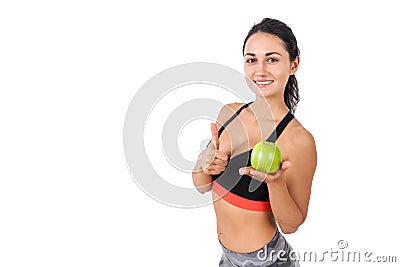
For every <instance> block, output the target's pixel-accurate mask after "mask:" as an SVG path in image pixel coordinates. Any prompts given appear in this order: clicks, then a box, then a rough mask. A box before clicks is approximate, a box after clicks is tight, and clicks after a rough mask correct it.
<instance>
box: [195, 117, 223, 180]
mask: <svg viewBox="0 0 400 267" xmlns="http://www.w3.org/2000/svg"><path fill="white" fill-rule="evenodd" d="M228 158H229V157H228V155H227V154H226V153H225V152H224V151H221V150H219V139H218V130H217V125H216V124H215V123H211V142H210V143H209V145H208V146H207V147H206V148H205V149H204V150H203V151H202V152H201V154H200V160H201V167H202V169H203V172H204V173H205V174H210V175H217V174H220V173H221V172H223V171H225V168H226V166H227V165H228Z"/></svg>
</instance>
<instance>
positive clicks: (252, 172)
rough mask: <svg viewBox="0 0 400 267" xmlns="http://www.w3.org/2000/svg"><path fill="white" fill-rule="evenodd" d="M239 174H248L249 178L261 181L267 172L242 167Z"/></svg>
mask: <svg viewBox="0 0 400 267" xmlns="http://www.w3.org/2000/svg"><path fill="white" fill-rule="evenodd" d="M239 173H240V174H241V175H248V176H250V177H251V178H254V179H256V180H259V181H261V182H263V181H264V180H265V178H266V177H267V175H268V174H267V173H265V172H260V171H256V170H254V169H253V168H252V167H243V168H240V169H239Z"/></svg>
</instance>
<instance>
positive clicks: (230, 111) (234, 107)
mask: <svg viewBox="0 0 400 267" xmlns="http://www.w3.org/2000/svg"><path fill="white" fill-rule="evenodd" d="M245 104H246V103H238V102H233V103H229V104H225V105H224V106H222V108H221V109H220V111H219V114H218V118H217V122H218V123H219V124H221V125H222V124H224V123H225V121H227V120H228V119H229V118H230V117H231V116H233V115H234V114H235V112H236V111H238V110H239V109H240V107H242V106H243V105H245Z"/></svg>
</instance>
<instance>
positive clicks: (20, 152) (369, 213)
mask: <svg viewBox="0 0 400 267" xmlns="http://www.w3.org/2000/svg"><path fill="white" fill-rule="evenodd" d="M232 2H233V1H197V2H196V1H182V2H174V1H158V2H156V1H136V2H134V1H2V3H1V4H0V127H1V128H0V129H1V130H0V266H7V267H8V266H121V267H122V266H217V264H218V261H219V258H220V255H221V250H220V247H219V243H218V240H217V235H216V227H215V215H214V213H213V209H212V206H207V207H205V208H201V209H177V208H171V207H168V206H165V205H163V204H160V203H158V202H156V201H154V200H153V199H151V198H149V197H148V196H147V195H146V194H145V193H143V192H142V191H141V190H140V189H139V188H138V186H137V185H136V184H135V183H134V181H133V180H132V178H131V177H130V174H129V171H128V169H127V167H126V165H125V161H124V154H123V143H122V130H123V125H124V118H125V113H126V111H127V108H128V106H129V103H130V101H131V100H132V98H133V96H134V94H135V92H136V91H137V90H138V89H139V88H140V87H141V86H142V85H143V84H144V83H145V82H146V81H147V80H149V79H150V78H151V77H152V76H154V75H156V74H157V73H159V72H160V71H163V70H165V69H167V68H169V67H172V66H175V65H178V64H183V63H188V62H196V61H203V62H215V63H219V64H223V65H226V66H229V67H231V68H234V69H236V70H238V71H242V56H241V48H242V43H243V40H244V37H245V36H246V34H247V31H248V30H249V29H250V27H251V26H252V25H253V24H254V23H258V22H259V21H260V20H261V19H262V18H263V17H273V18H277V19H280V20H282V21H284V22H286V23H287V24H289V26H291V27H292V29H293V31H294V33H295V35H296V36H297V39H298V43H299V46H300V49H301V65H300V70H299V72H298V80H299V83H300V90H301V91H300V92H301V101H300V103H299V106H298V109H297V112H296V117H297V118H298V119H299V121H300V122H302V124H303V125H304V126H305V127H306V128H307V129H308V130H309V131H310V132H311V133H312V134H313V135H314V137H315V140H316V143H317V148H318V157H319V162H318V168H317V171H316V174H315V180H314V184H313V191H312V196H311V203H310V207H309V215H308V218H307V220H306V222H305V223H304V225H302V226H301V227H300V228H299V230H298V231H297V232H296V233H295V234H292V235H287V236H286V238H287V239H288V241H289V242H290V243H291V244H292V246H293V247H295V248H296V249H297V250H299V251H316V252H319V253H322V252H324V251H329V252H330V251H334V250H336V249H337V242H338V241H339V240H346V241H348V243H349V247H348V250H349V251H361V252H364V251H372V252H374V255H388V256H389V255H397V260H398V261H400V254H399V252H398V250H397V249H396V247H398V246H397V240H398V238H399V231H398V224H399V219H398V216H397V214H396V213H397V212H398V211H397V210H398V208H397V204H398V201H399V194H398V184H399V183H398V179H399V178H400V177H399V174H398V172H397V168H398V158H399V157H398V151H399V149H400V142H399V141H398V136H399V134H400V132H399V130H398V129H399V128H398V127H396V124H397V120H398V119H397V115H398V96H399V93H398V91H399V89H400V88H399V83H398V70H399V67H398V66H399V62H400V56H399V52H398V49H399V47H400V42H399V40H398V38H397V35H398V28H397V26H398V25H400V19H399V16H398V12H397V11H398V9H397V8H396V1H373V2H372V1H330V2H327V1H303V2H301V3H299V2H300V1H241V2H240V3H232ZM210 98H212V96H210ZM221 101H223V100H221ZM200 130H201V129H199V131H200ZM202 130H204V129H202ZM207 130H208V129H207ZM207 130H205V131H207ZM200 141H202V140H192V142H200ZM187 179H191V177H190V176H187ZM314 265H315V264H310V263H304V264H303V265H302V266H314ZM338 265H342V264H340V263H336V264H333V263H331V262H330V261H329V260H326V261H325V262H324V263H322V266H338ZM347 265H350V264H347ZM358 265H360V264H358ZM364 265H365V266H375V265H376V266H394V265H395V264H388V263H387V264H372V263H370V264H362V266H364Z"/></svg>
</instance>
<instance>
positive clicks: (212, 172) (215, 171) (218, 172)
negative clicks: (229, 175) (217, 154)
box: [203, 169, 221, 175]
mask: <svg viewBox="0 0 400 267" xmlns="http://www.w3.org/2000/svg"><path fill="white" fill-rule="evenodd" d="M203 172H204V173H205V174H209V175H217V174H220V173H221V171H217V170H214V169H205V170H203Z"/></svg>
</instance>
